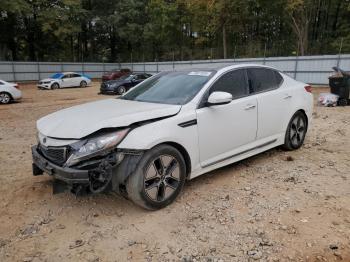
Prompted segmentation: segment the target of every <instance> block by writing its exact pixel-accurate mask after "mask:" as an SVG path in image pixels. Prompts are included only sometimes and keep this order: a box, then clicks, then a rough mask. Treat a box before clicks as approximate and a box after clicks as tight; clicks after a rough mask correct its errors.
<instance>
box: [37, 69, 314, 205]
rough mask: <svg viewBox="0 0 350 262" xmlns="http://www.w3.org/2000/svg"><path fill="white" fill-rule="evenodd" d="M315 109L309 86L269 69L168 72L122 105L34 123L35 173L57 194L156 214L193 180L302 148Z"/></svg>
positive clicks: (106, 104)
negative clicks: (97, 198) (114, 198)
mask: <svg viewBox="0 0 350 262" xmlns="http://www.w3.org/2000/svg"><path fill="white" fill-rule="evenodd" d="M312 106H313V98H312V94H311V87H310V86H308V85H306V84H304V83H301V82H298V81H295V80H294V79H292V78H290V77H289V76H287V75H285V74H283V73H281V72H279V71H278V70H276V69H273V68H270V67H265V66H259V65H233V66H228V67H224V68H219V69H217V70H213V69H207V70H206V69H200V70H194V69H191V70H184V71H177V72H162V73H159V74H157V75H155V76H153V77H151V78H149V79H147V80H145V81H144V82H142V83H140V84H138V85H137V86H136V87H134V88H133V89H131V90H130V91H128V92H127V93H125V94H124V95H123V96H121V97H119V98H114V99H107V100H100V101H97V102H92V103H87V104H83V105H78V106H74V107H72V108H68V109H64V110H61V111H58V112H56V113H53V114H50V115H48V116H46V117H43V118H41V119H40V120H38V122H37V128H38V144H37V145H35V146H33V148H32V155H33V174H34V175H41V174H43V172H46V173H48V174H49V175H51V176H52V177H54V179H55V181H56V183H54V189H55V190H54V191H56V192H60V191H63V190H65V189H70V190H71V191H72V192H74V193H76V194H77V193H79V192H90V193H98V192H102V191H115V192H117V193H119V194H121V195H123V196H125V197H127V198H128V199H131V200H132V201H134V202H135V203H136V204H138V205H140V206H142V207H144V208H147V209H159V208H162V207H165V206H167V205H169V204H170V203H171V202H172V201H174V199H176V197H177V196H178V195H179V194H180V192H181V190H182V188H183V186H184V183H185V181H186V180H187V179H192V178H195V177H197V176H199V175H201V174H204V173H207V172H209V171H211V170H214V169H217V168H219V167H222V166H225V165H228V164H231V163H233V162H236V161H239V160H242V159H244V158H247V157H250V156H253V155H256V154H259V153H261V152H263V151H266V150H268V149H271V148H274V147H277V146H281V145H282V146H283V147H284V148H285V149H287V150H295V149H298V148H299V147H301V146H302V144H303V142H304V139H305V135H306V132H307V130H308V126H309V123H310V120H311V115H312ZM62 182H64V183H62Z"/></svg>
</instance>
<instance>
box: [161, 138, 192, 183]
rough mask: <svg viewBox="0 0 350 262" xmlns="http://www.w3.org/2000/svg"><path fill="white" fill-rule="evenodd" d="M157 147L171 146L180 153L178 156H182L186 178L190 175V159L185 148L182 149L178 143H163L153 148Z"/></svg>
mask: <svg viewBox="0 0 350 262" xmlns="http://www.w3.org/2000/svg"><path fill="white" fill-rule="evenodd" d="M159 145H169V146H172V147H174V148H176V149H177V150H178V151H179V152H180V154H181V155H182V156H183V158H184V160H185V164H186V177H188V176H189V175H190V173H191V170H192V164H191V157H190V155H189V153H188V152H187V150H186V148H184V147H183V146H182V145H180V144H179V143H176V142H171V141H167V142H163V143H160V144H157V145H155V147H156V146H159Z"/></svg>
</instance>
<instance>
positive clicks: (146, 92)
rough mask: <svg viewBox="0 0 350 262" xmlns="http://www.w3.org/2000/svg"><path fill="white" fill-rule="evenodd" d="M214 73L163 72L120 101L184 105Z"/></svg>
mask: <svg viewBox="0 0 350 262" xmlns="http://www.w3.org/2000/svg"><path fill="white" fill-rule="evenodd" d="M214 73H215V71H183V72H163V73H160V74H158V75H156V76H154V77H152V78H149V79H147V80H145V81H144V82H142V83H141V84H139V85H138V86H137V87H135V88H134V89H132V90H131V91H130V92H128V93H126V94H125V95H124V96H122V97H121V99H126V100H133V101H140V102H150V103H161V104H172V105H184V104H186V103H188V102H189V101H191V100H192V98H193V97H194V96H195V95H196V94H197V93H198V92H199V91H200V90H201V89H202V87H203V86H204V84H205V83H206V82H207V81H208V80H209V79H210V78H211V77H212V76H213V75H214Z"/></svg>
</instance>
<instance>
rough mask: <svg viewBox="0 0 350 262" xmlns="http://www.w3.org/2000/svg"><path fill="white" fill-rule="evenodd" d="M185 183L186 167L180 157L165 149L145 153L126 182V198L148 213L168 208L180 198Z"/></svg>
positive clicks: (178, 154) (169, 147) (171, 150)
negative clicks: (147, 210)
mask: <svg viewBox="0 0 350 262" xmlns="http://www.w3.org/2000/svg"><path fill="white" fill-rule="evenodd" d="M185 179H186V164H185V161H184V158H183V156H182V155H181V153H180V152H179V151H178V150H177V149H175V148H173V147H171V146H168V145H160V146H157V147H154V148H152V149H151V150H149V151H147V152H146V153H145V154H144V156H143V157H142V159H141V160H140V162H139V164H138V166H137V167H136V170H135V172H134V173H133V174H131V175H130V177H129V178H128V180H127V183H126V190H127V193H128V197H129V199H130V200H132V201H133V202H134V203H135V204H137V205H139V206H141V207H143V208H146V209H150V210H156V209H161V208H163V207H166V206H168V205H169V204H171V203H172V202H173V201H174V200H175V199H176V197H177V196H178V195H179V194H180V192H181V190H182V188H183V186H184V183H185Z"/></svg>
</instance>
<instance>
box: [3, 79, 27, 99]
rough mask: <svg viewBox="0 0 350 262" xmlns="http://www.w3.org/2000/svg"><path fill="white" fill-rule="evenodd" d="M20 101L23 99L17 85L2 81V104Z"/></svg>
mask: <svg viewBox="0 0 350 262" xmlns="http://www.w3.org/2000/svg"><path fill="white" fill-rule="evenodd" d="M20 99H22V92H21V90H19V89H18V85H17V84H14V83H9V82H6V81H4V80H0V104H8V103H10V102H11V101H18V100H20Z"/></svg>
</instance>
